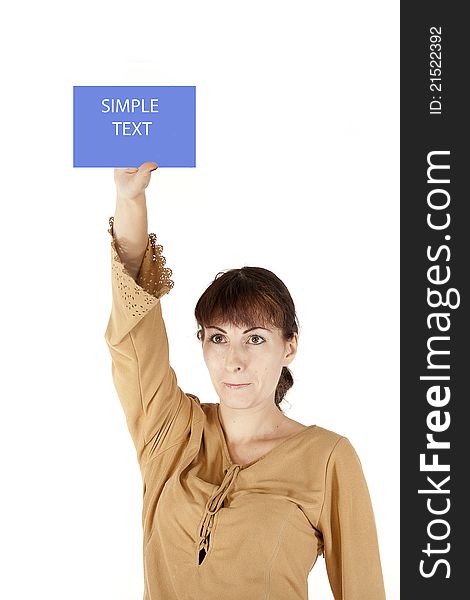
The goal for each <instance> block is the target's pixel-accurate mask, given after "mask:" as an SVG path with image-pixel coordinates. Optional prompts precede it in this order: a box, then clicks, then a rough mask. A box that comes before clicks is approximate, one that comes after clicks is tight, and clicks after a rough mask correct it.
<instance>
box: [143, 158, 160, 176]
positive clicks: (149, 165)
mask: <svg viewBox="0 0 470 600" xmlns="http://www.w3.org/2000/svg"><path fill="white" fill-rule="evenodd" d="M155 169H158V165H157V163H156V162H151V161H147V162H144V163H142V164H141V165H140V167H139V173H142V174H145V175H148V174H149V173H151V172H152V171H155Z"/></svg>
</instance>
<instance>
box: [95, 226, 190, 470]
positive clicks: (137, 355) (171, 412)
mask: <svg viewBox="0 0 470 600" xmlns="http://www.w3.org/2000/svg"><path fill="white" fill-rule="evenodd" d="M113 222H114V217H111V218H110V219H109V224H110V228H109V229H108V233H109V234H110V235H111V267H112V272H111V279H112V307H111V314H110V317H109V321H108V326H107V328H106V332H105V340H106V343H107V345H108V348H109V352H110V354H111V358H112V377H113V381H114V386H115V388H116V391H117V393H118V396H119V399H120V402H121V405H122V408H123V410H124V413H125V416H126V421H127V427H128V429H129V432H130V434H131V437H132V440H133V442H134V445H135V447H136V451H137V458H138V461H139V463H140V464H141V466H142V465H143V463H145V462H147V461H148V460H149V459H150V458H152V457H154V456H156V455H157V454H159V453H160V452H163V451H165V450H166V449H168V448H170V447H172V446H175V445H176V444H178V443H182V442H183V441H185V439H186V438H187V437H188V435H189V430H190V423H191V414H192V406H191V405H192V401H193V400H195V401H197V402H199V401H198V399H197V398H196V397H195V396H193V395H192V394H189V395H188V394H185V393H184V392H183V391H182V390H181V389H180V387H179V386H178V384H177V379H176V375H175V373H174V371H173V369H172V367H171V366H170V364H169V349H168V339H167V334H166V329H165V324H164V321H163V317H162V309H161V304H160V298H161V297H162V296H163V295H164V294H166V293H168V292H169V291H170V290H171V288H172V287H173V282H172V281H171V279H170V276H171V274H172V271H171V269H168V268H167V267H165V266H164V265H165V258H164V257H163V256H162V246H160V245H157V244H156V237H155V234H153V233H150V234H149V239H148V243H147V248H146V251H145V254H144V257H143V259H142V264H141V266H140V270H139V273H138V275H137V277H136V279H135V280H134V279H133V277H132V276H131V275H130V273H129V272H128V271H127V269H126V267H125V264H124V263H122V262H121V260H120V257H119V254H118V252H117V250H116V240H115V238H114V232H113Z"/></svg>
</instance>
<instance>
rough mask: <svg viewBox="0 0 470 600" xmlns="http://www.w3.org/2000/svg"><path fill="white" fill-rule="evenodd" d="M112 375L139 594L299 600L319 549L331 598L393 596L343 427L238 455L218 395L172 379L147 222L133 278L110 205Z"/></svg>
mask: <svg viewBox="0 0 470 600" xmlns="http://www.w3.org/2000/svg"><path fill="white" fill-rule="evenodd" d="M108 232H109V234H110V235H111V264H112V309H111V315H110V318H109V322H108V326H107V329H106V333H105V339H106V343H107V345H108V348H109V351H110V353H111V357H112V377H113V381H114V385H115V387H116V391H117V394H118V397H119V399H120V402H121V404H122V407H123V409H124V413H125V416H126V421H127V426H128V429H129V432H130V435H131V436H132V440H133V442H134V445H135V448H136V453H137V460H138V463H139V466H140V470H141V473H142V481H143V510H142V526H143V559H144V576H145V585H144V589H145V591H144V600H221V599H224V600H241V599H243V600H245V599H246V600H268V599H269V600H305V599H307V598H308V586H307V578H308V574H309V572H310V571H311V569H312V568H313V566H314V564H315V562H316V560H317V557H318V556H319V555H323V556H324V559H325V560H326V568H327V572H328V577H329V580H330V584H331V589H332V592H333V595H334V598H335V600H340V599H341V600H383V599H384V598H385V592H384V585H383V578H382V571H381V565H380V556H379V550H378V544H377V534H376V526H375V521H374V515H373V511H372V506H371V501H370V498H369V492H368V488H367V484H366V481H365V479H364V475H363V472H362V469H361V463H360V461H359V458H358V457H357V454H356V452H355V451H354V448H353V447H352V445H351V444H350V442H349V440H348V439H347V438H345V437H343V436H341V435H338V434H337V433H334V432H332V431H329V430H327V429H323V428H322V427H319V426H317V425H310V426H309V427H307V428H305V429H303V430H301V431H299V432H297V433H295V434H293V435H291V436H290V437H288V438H286V439H284V440H283V441H282V442H281V443H280V444H279V445H277V446H276V447H274V448H273V449H272V450H270V451H269V452H268V453H267V454H265V455H264V456H262V457H261V458H259V459H258V460H254V461H252V462H250V463H248V464H245V465H240V464H233V463H232V461H231V458H230V454H229V451H228V448H227V443H226V440H225V437H224V432H223V429H222V426H221V421H220V418H219V411H218V407H219V405H218V403H201V402H200V401H199V399H198V398H197V397H196V396H195V395H193V394H189V393H187V392H183V390H181V388H180V387H179V386H178V382H177V379H176V375H175V373H174V371H173V369H172V367H171V366H170V364H169V359H168V356H169V354H168V339H167V334H166V329H165V324H164V321H163V319H162V308H161V303H160V300H159V299H160V297H161V296H163V295H164V294H166V293H168V292H169V291H170V289H171V288H172V287H173V282H172V281H171V279H170V276H171V274H172V272H171V270H170V269H168V268H166V267H165V266H164V265H165V259H164V257H163V256H162V247H161V246H160V245H157V244H156V237H155V234H153V233H150V234H149V240H148V244H147V249H146V252H145V255H144V258H143V261H142V265H141V268H140V272H139V274H138V275H137V278H136V281H135V280H134V279H133V278H132V277H131V276H130V274H129V273H128V272H127V270H126V268H125V265H124V264H123V263H122V262H121V261H120V258H119V255H118V253H117V251H116V246H115V240H114V237H113V217H111V218H110V228H109V230H108Z"/></svg>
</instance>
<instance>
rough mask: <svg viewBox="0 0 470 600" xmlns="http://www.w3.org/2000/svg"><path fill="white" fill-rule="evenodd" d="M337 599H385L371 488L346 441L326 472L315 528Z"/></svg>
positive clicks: (333, 452) (336, 452)
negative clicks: (319, 532)
mask: <svg viewBox="0 0 470 600" xmlns="http://www.w3.org/2000/svg"><path fill="white" fill-rule="evenodd" d="M317 528H318V529H319V530H320V531H321V533H322V536H323V553H324V557H325V561H326V569H327V573H328V578H329V580H330V585H331V589H332V592H333V595H334V598H335V600H383V599H384V598H385V590H384V582H383V576H382V569H381V563H380V555H379V547H378V540H377V531H376V525H375V519H374V514H373V510H372V504H371V500H370V496H369V490H368V487H367V483H366V480H365V478H364V474H363V471H362V467H361V463H360V460H359V457H358V456H357V454H356V452H355V450H354V448H353V446H352V445H351V443H350V442H349V440H348V439H347V438H345V437H342V438H340V440H339V441H338V443H337V444H336V445H335V447H334V449H333V451H332V453H331V455H330V458H329V461H328V465H327V470H326V490H325V498H324V504H323V507H322V512H321V514H320V518H319V521H318V527H317Z"/></svg>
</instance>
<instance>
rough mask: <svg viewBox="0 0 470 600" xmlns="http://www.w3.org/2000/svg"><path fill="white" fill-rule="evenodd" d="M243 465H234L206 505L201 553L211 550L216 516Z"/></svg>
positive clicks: (202, 527) (201, 532) (201, 531)
mask: <svg viewBox="0 0 470 600" xmlns="http://www.w3.org/2000/svg"><path fill="white" fill-rule="evenodd" d="M240 468H241V465H232V466H231V467H230V468H229V469H228V470H227V472H226V473H225V477H224V479H223V481H222V483H221V484H220V486H219V487H218V488H217V489H216V490H215V492H214V493H213V494H212V496H210V498H209V500H208V501H207V504H206V513H205V516H204V521H203V523H202V526H201V530H200V532H199V551H200V550H202V549H204V550H205V551H206V553H207V552H208V550H209V535H210V533H211V530H212V525H213V522H214V515H215V514H216V513H217V511H218V510H219V509H220V508H221V507H222V505H223V503H224V500H225V498H226V496H227V494H228V493H229V491H230V489H231V487H232V484H233V482H234V481H235V479H236V477H237V475H238V472H239V471H240Z"/></svg>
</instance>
